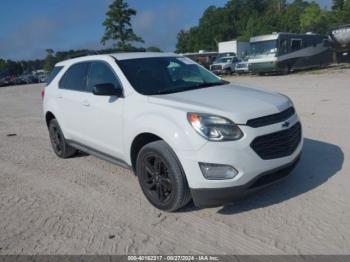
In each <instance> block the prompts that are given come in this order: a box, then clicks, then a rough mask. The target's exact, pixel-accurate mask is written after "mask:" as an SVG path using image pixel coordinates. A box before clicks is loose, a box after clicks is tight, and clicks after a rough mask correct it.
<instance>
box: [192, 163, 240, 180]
mask: <svg viewBox="0 0 350 262" xmlns="http://www.w3.org/2000/svg"><path fill="white" fill-rule="evenodd" d="M199 166H200V168H201V170H202V173H203V176H204V177H205V178H206V179H208V180H225V179H232V178H234V177H235V176H237V175H238V171H237V170H236V169H234V168H233V167H232V166H226V165H218V164H208V163H199Z"/></svg>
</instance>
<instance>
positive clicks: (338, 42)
mask: <svg viewBox="0 0 350 262" xmlns="http://www.w3.org/2000/svg"><path fill="white" fill-rule="evenodd" d="M330 38H331V42H332V46H333V48H334V50H335V52H336V55H337V60H338V61H342V60H346V58H347V60H349V59H350V24H349V25H342V26H339V27H336V28H334V29H333V30H332V31H331V33H330Z"/></svg>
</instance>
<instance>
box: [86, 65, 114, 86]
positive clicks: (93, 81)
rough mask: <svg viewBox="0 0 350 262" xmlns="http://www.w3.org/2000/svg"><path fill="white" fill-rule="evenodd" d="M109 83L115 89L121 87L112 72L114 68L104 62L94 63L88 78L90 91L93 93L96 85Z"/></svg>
mask: <svg viewBox="0 0 350 262" xmlns="http://www.w3.org/2000/svg"><path fill="white" fill-rule="evenodd" d="M109 83H110V84H113V85H114V86H115V87H119V86H120V82H119V80H118V79H117V77H116V75H115V73H114V72H113V71H112V68H110V67H109V66H108V65H107V64H105V63H104V62H92V63H91V67H90V73H89V78H88V90H89V91H90V92H91V90H92V88H93V87H94V86H95V85H99V84H109Z"/></svg>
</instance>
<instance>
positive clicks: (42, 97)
mask: <svg viewBox="0 0 350 262" xmlns="http://www.w3.org/2000/svg"><path fill="white" fill-rule="evenodd" d="M44 96H45V88H43V89H41V99H42V100H44Z"/></svg>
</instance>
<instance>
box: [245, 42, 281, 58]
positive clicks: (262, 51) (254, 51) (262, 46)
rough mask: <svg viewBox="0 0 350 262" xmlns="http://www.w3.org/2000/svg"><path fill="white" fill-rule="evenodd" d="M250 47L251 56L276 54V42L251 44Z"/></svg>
mask: <svg viewBox="0 0 350 262" xmlns="http://www.w3.org/2000/svg"><path fill="white" fill-rule="evenodd" d="M250 47H251V56H260V55H275V54H276V53H277V40H270V41H262V42H255V43H251V44H250Z"/></svg>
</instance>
